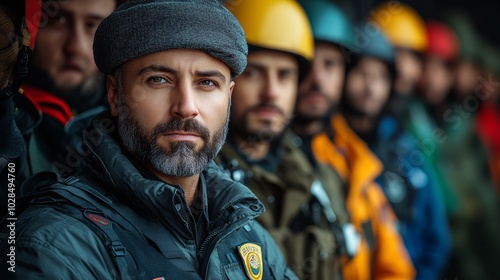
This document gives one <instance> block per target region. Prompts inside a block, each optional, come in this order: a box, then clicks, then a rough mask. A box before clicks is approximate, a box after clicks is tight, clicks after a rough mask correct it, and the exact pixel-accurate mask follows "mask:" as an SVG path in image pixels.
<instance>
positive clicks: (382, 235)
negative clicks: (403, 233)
mask: <svg viewBox="0 0 500 280" xmlns="http://www.w3.org/2000/svg"><path fill="white" fill-rule="evenodd" d="M312 149H313V153H314V155H315V156H316V158H317V159H318V160H319V161H320V162H323V163H326V164H329V165H331V166H332V167H333V168H335V169H336V170H337V171H338V172H339V174H340V176H341V177H342V178H343V179H344V180H345V182H346V183H347V188H348V190H347V198H346V207H347V211H348V212H349V215H350V222H351V223H352V224H353V225H354V227H355V229H356V231H357V232H359V233H361V236H362V239H361V244H360V247H359V250H358V252H357V254H356V255H355V256H354V257H353V258H351V259H349V258H348V257H343V259H342V270H343V276H344V279H363V280H364V279H367V280H368V279H414V277H415V269H414V267H413V264H412V262H411V260H410V258H409V256H408V253H407V251H406V249H405V247H404V244H403V242H402V239H401V237H400V236H399V234H398V233H397V231H396V228H395V221H396V217H395V215H394V212H393V211H392V209H391V207H390V205H389V203H388V202H387V199H386V198H385V196H384V194H383V192H382V190H381V189H380V187H379V186H378V185H377V184H376V183H375V180H376V178H377V177H378V176H379V174H380V173H381V171H382V164H381V163H380V161H379V160H378V159H377V158H376V156H375V155H374V154H373V153H372V152H371V151H370V149H369V148H368V146H367V145H366V144H365V143H364V142H363V141H362V140H361V139H360V138H359V137H358V136H357V135H356V134H355V133H354V132H353V131H352V130H351V129H350V128H349V126H348V124H347V123H346V121H345V119H344V117H342V116H341V115H340V114H336V115H334V116H333V117H332V119H331V126H330V127H328V128H327V129H326V130H325V132H323V133H321V134H318V135H317V136H316V137H315V138H314V139H313V141H312Z"/></svg>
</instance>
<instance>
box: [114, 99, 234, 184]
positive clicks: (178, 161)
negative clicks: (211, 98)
mask: <svg viewBox="0 0 500 280" xmlns="http://www.w3.org/2000/svg"><path fill="white" fill-rule="evenodd" d="M120 95H122V94H120ZM227 114H228V115H227V118H226V122H225V124H224V125H223V127H222V128H220V129H219V130H218V131H216V132H215V134H214V136H213V138H212V140H211V141H210V132H209V130H208V129H207V128H206V127H204V126H202V125H201V124H199V123H198V122H197V121H195V120H194V119H187V120H181V119H173V120H172V121H170V122H168V123H162V124H158V125H157V126H155V127H154V129H153V130H152V132H151V135H150V136H149V135H148V133H147V132H146V131H145V130H144V129H143V128H142V127H140V125H139V123H138V122H137V121H136V120H134V119H132V117H131V116H130V114H129V112H128V108H127V107H126V105H125V104H123V103H122V104H121V105H120V106H119V108H118V132H119V135H120V138H121V141H122V145H123V146H124V147H125V148H126V149H127V150H129V151H130V152H132V153H133V154H134V155H135V156H137V157H139V158H140V159H141V160H143V161H144V162H146V163H147V164H149V165H150V166H151V167H153V168H154V169H156V170H157V171H159V172H161V173H162V174H165V175H169V176H175V177H190V176H193V175H195V174H199V173H201V172H202V171H203V170H204V169H205V168H206V166H207V165H208V163H209V162H210V161H212V160H213V159H214V158H215V157H216V156H217V154H218V153H219V151H220V149H221V148H222V145H224V142H225V139H226V136H227V131H228V123H229V106H228V113H227ZM174 130H183V131H191V132H196V133H198V134H199V135H200V136H201V138H202V139H203V142H204V144H203V146H202V147H201V149H200V150H199V151H198V152H196V151H195V150H194V148H195V144H194V143H192V142H177V143H173V144H172V145H171V147H170V149H171V150H170V151H166V150H165V149H164V148H162V147H160V146H159V145H158V144H157V139H158V137H159V136H161V135H162V134H163V133H165V132H168V131H174Z"/></svg>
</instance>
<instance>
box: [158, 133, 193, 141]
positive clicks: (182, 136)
mask: <svg viewBox="0 0 500 280" xmlns="http://www.w3.org/2000/svg"><path fill="white" fill-rule="evenodd" d="M163 135H165V136H167V137H169V138H172V139H174V140H176V141H195V140H197V139H199V138H201V136H200V135H198V134H196V133H193V132H186V131H172V132H168V133H164V134H163Z"/></svg>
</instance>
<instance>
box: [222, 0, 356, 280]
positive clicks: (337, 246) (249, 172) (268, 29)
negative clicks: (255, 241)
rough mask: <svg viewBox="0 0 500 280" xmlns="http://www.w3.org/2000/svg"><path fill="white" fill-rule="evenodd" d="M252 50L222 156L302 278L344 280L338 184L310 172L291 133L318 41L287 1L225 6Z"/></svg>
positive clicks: (323, 170)
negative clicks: (256, 200)
mask: <svg viewBox="0 0 500 280" xmlns="http://www.w3.org/2000/svg"><path fill="white" fill-rule="evenodd" d="M227 7H228V8H229V10H231V11H232V12H233V13H234V15H235V16H236V18H237V19H238V20H239V21H240V23H241V24H242V26H243V29H244V31H245V34H246V38H247V42H248V45H249V55H248V66H247V68H246V69H245V70H244V71H243V74H241V75H240V76H239V77H238V78H236V79H235V82H236V84H237V85H236V86H235V89H234V92H233V99H232V104H231V121H230V124H229V127H230V129H229V135H228V141H227V142H226V144H225V145H224V147H223V148H222V151H221V153H220V154H219V156H218V160H219V162H220V164H221V165H222V166H223V167H225V168H226V169H227V170H228V172H229V173H230V174H231V176H232V177H233V178H234V179H238V180H241V181H242V182H244V183H245V184H246V185H247V186H248V187H249V188H250V189H251V190H252V191H253V192H254V193H255V194H256V195H257V197H258V198H259V199H260V201H261V202H262V203H263V204H264V205H265V207H266V213H264V214H263V215H261V216H260V217H259V218H257V221H258V222H259V223H260V224H262V225H263V226H264V228H266V229H267V230H269V232H270V233H271V235H272V236H273V238H274V239H275V241H276V242H277V244H278V245H279V246H280V249H281V250H282V252H283V253H284V255H285V257H286V260H287V263H288V265H289V266H290V268H292V269H293V270H294V271H295V272H296V273H297V275H298V276H299V278H301V279H325V280H326V279H339V277H340V272H341V271H340V258H339V257H338V256H339V254H340V251H341V250H345V249H346V248H345V246H344V245H345V244H341V243H340V242H339V241H338V240H341V239H338V236H337V233H340V225H341V223H339V221H340V222H343V221H345V220H346V219H347V213H345V210H343V209H342V204H341V203H340V202H341V201H340V202H339V203H337V201H336V198H337V197H339V195H338V194H337V193H336V191H338V190H340V183H341V182H340V180H339V177H338V175H337V174H336V172H334V171H333V170H332V169H331V168H330V167H328V166H313V165H312V164H311V163H310V162H309V160H308V158H307V156H306V155H305V154H304V153H303V152H302V151H301V150H300V148H299V147H298V146H299V143H298V142H297V140H300V139H298V137H297V136H295V135H294V134H293V133H291V132H290V131H289V130H288V129H287V125H288V124H289V121H290V119H291V118H292V114H293V109H294V106H295V99H296V94H297V87H298V84H299V80H300V79H301V78H303V77H304V75H305V74H306V73H307V69H308V68H307V67H308V64H309V60H311V59H312V55H313V39H312V34H311V30H310V26H309V22H308V20H307V17H306V14H305V13H304V11H303V10H302V8H301V7H300V5H299V4H297V3H296V2H295V1H290V0H246V1H239V2H237V3H235V4H234V6H231V4H228V6H227ZM321 202H323V204H322V203H321Z"/></svg>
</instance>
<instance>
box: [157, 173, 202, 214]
mask: <svg viewBox="0 0 500 280" xmlns="http://www.w3.org/2000/svg"><path fill="white" fill-rule="evenodd" d="M152 172H153V173H154V174H155V175H156V176H158V177H159V178H160V179H162V180H163V181H164V182H167V183H168V184H170V185H178V186H181V188H182V190H184V195H185V197H186V202H187V204H188V206H189V207H191V205H192V204H193V200H194V198H195V195H196V190H197V189H198V182H199V181H200V174H196V175H193V176H190V177H175V176H168V175H165V174H162V173H160V172H158V171H156V170H152Z"/></svg>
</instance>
